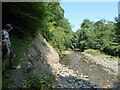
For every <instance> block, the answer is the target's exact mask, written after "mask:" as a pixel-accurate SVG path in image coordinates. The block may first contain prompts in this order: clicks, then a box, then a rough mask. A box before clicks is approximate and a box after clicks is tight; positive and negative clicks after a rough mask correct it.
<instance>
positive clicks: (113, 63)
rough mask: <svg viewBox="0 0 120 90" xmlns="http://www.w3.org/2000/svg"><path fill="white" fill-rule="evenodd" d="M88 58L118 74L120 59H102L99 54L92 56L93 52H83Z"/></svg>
mask: <svg viewBox="0 0 120 90" xmlns="http://www.w3.org/2000/svg"><path fill="white" fill-rule="evenodd" d="M81 54H83V55H84V57H85V59H86V60H89V61H91V62H93V63H95V64H99V65H102V66H103V67H104V69H105V70H106V71H107V72H108V73H109V74H113V75H116V76H118V64H119V63H120V62H119V60H109V59H106V58H104V59H101V58H100V57H99V56H92V55H91V54H86V53H84V52H83V53H81Z"/></svg>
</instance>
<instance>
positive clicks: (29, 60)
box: [7, 34, 59, 88]
mask: <svg viewBox="0 0 120 90" xmlns="http://www.w3.org/2000/svg"><path fill="white" fill-rule="evenodd" d="M24 55H25V59H24V60H22V61H21V63H20V64H19V65H18V66H17V69H15V70H13V72H7V74H9V75H10V78H7V81H8V82H7V83H8V87H13V88H14V87H17V86H19V85H20V84H21V82H22V81H24V80H26V79H27V78H28V76H30V75H38V76H43V75H53V74H52V72H51V69H50V65H49V64H48V62H49V61H50V62H54V63H56V62H58V61H59V55H58V53H57V52H56V51H55V50H54V48H52V47H51V46H50V45H48V44H47V42H46V41H45V40H44V38H43V37H42V36H41V35H40V34H39V35H37V36H36V37H35V39H34V41H33V42H32V44H31V45H29V46H28V48H27V51H26V52H25V54H24Z"/></svg>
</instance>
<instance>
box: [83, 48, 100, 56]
mask: <svg viewBox="0 0 120 90" xmlns="http://www.w3.org/2000/svg"><path fill="white" fill-rule="evenodd" d="M84 52H85V53H88V54H91V55H93V56H97V55H100V54H101V53H100V51H99V50H94V49H86V50H84Z"/></svg>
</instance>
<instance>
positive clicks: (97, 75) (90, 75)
mask: <svg viewBox="0 0 120 90" xmlns="http://www.w3.org/2000/svg"><path fill="white" fill-rule="evenodd" d="M86 61H87V60H86V58H84V56H83V55H82V54H80V52H73V53H71V54H68V55H65V56H64V58H63V59H61V60H60V63H62V64H64V65H67V66H69V68H71V69H73V70H75V71H76V70H77V71H78V75H81V74H82V75H83V76H86V80H89V81H90V82H91V83H93V84H97V85H99V86H100V87H101V88H104V87H117V82H118V79H117V77H115V76H114V75H111V74H108V73H107V72H106V71H105V70H104V68H103V67H102V66H101V65H96V64H94V63H91V62H89V61H87V62H86ZM113 84H114V85H113Z"/></svg>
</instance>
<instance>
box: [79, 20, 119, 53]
mask: <svg viewBox="0 0 120 90" xmlns="http://www.w3.org/2000/svg"><path fill="white" fill-rule="evenodd" d="M117 20H118V19H117ZM119 26H120V25H119V22H118V23H116V24H115V23H113V22H111V21H106V20H99V21H97V22H90V21H89V20H88V19H85V20H84V21H83V23H82V24H81V28H80V29H79V30H78V31H77V35H78V37H79V38H78V47H79V48H80V49H81V51H84V50H85V49H88V48H91V49H99V50H101V51H103V52H105V53H107V54H111V55H117V54H119V52H118V51H119V49H118V45H115V41H117V43H118V42H119V39H118V37H119V35H120V34H119V31H120V30H119V29H120V27H119Z"/></svg>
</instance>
